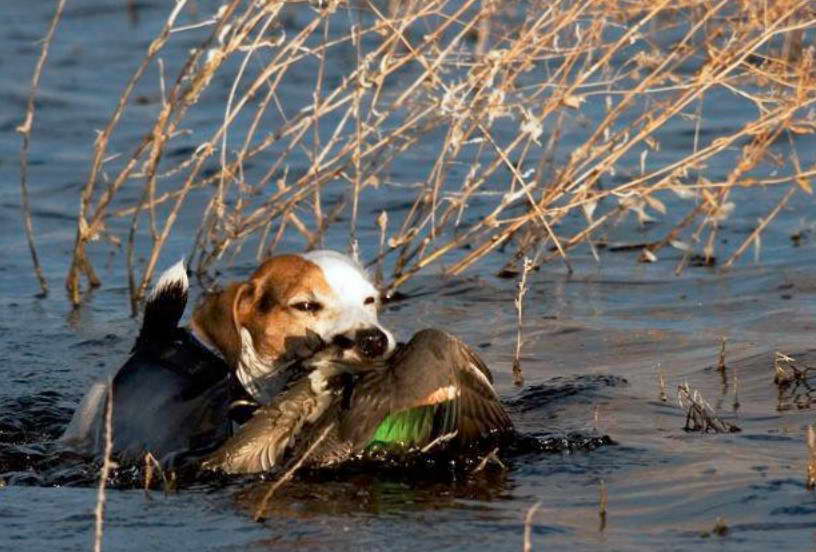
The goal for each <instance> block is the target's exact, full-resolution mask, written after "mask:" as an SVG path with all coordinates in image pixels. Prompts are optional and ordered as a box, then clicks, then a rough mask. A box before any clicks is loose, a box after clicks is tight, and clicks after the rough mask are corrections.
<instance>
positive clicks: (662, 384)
mask: <svg viewBox="0 0 816 552" xmlns="http://www.w3.org/2000/svg"><path fill="white" fill-rule="evenodd" d="M657 384H658V386H659V388H660V390H659V392H658V394H657V398H658V400H659V401H660V402H667V401H668V400H669V395H668V393H666V378H665V377H664V375H663V369H662V368H661V367H660V364H658V365H657Z"/></svg>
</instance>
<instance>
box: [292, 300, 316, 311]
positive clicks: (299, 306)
mask: <svg viewBox="0 0 816 552" xmlns="http://www.w3.org/2000/svg"><path fill="white" fill-rule="evenodd" d="M291 306H292V308H293V309H296V310H299V311H301V312H317V311H319V310H320V309H322V308H323V305H321V304H320V303H318V302H317V301H301V302H300V303H294V304H292V305H291Z"/></svg>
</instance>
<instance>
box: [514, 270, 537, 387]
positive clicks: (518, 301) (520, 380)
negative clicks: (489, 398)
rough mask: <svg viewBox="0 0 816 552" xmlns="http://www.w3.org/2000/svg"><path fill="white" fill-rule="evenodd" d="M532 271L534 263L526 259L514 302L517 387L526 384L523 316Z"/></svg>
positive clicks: (515, 381) (515, 374) (515, 378)
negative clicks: (523, 354) (522, 362)
mask: <svg viewBox="0 0 816 552" xmlns="http://www.w3.org/2000/svg"><path fill="white" fill-rule="evenodd" d="M532 269H533V263H532V261H530V259H528V258H527V257H525V258H524V264H523V266H522V270H521V278H520V279H519V282H518V291H517V293H516V298H515V300H514V301H513V304H514V305H515V306H516V350H515V352H514V353H513V383H515V384H516V385H523V384H524V373H523V372H522V369H521V346H522V344H523V343H524V338H523V337H522V315H523V312H524V296H525V295H526V294H527V291H528V288H527V275H528V274H529V273H530V271H531V270H532Z"/></svg>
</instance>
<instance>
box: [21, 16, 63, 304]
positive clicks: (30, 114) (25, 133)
mask: <svg viewBox="0 0 816 552" xmlns="http://www.w3.org/2000/svg"><path fill="white" fill-rule="evenodd" d="M64 9H65V0H59V1H58V2H57V7H56V8H55V9H54V16H53V17H52V18H51V23H50V25H49V26H48V32H47V33H46V35H45V39H44V40H43V42H42V48H41V49H40V57H39V58H38V59H37V65H36V67H35V68H34V75H33V76H32V77H31V89H30V90H29V93H28V104H27V106H26V117H25V120H24V121H23V123H22V124H21V125H19V126H18V127H17V129H16V130H17V132H18V133H19V134H20V136H22V139H23V144H22V146H21V148H20V201H21V203H22V208H23V224H24V225H25V231H26V239H27V240H28V249H29V251H30V252H31V262H32V263H33V264H34V275H35V276H36V277H37V281H38V282H39V284H40V293H39V296H40V297H45V296H47V295H48V281H47V280H46V279H45V274H44V273H43V270H42V267H41V266H40V261H39V258H38V256H37V248H36V246H35V244H34V226H33V223H32V221H31V204H30V202H29V198H28V146H29V141H30V139H31V130H32V127H33V126H34V107H35V106H34V99H35V98H36V96H37V89H38V88H39V85H40V77H41V76H42V72H43V68H44V67H45V60H46V59H48V48H49V47H50V46H51V41H52V40H53V38H54V31H55V30H56V29H57V25H58V24H59V22H60V19H62V12H63V10H64Z"/></svg>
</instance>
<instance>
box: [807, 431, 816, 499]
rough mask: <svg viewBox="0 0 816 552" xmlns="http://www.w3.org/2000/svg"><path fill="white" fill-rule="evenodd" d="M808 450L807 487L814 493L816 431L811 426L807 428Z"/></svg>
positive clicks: (815, 483)
mask: <svg viewBox="0 0 816 552" xmlns="http://www.w3.org/2000/svg"><path fill="white" fill-rule="evenodd" d="M805 442H806V443H807V449H808V460H807V477H806V479H805V487H806V488H807V490H809V491H812V490H813V489H816V431H813V426H812V425H809V426H808V428H807V436H806V439H805Z"/></svg>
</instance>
